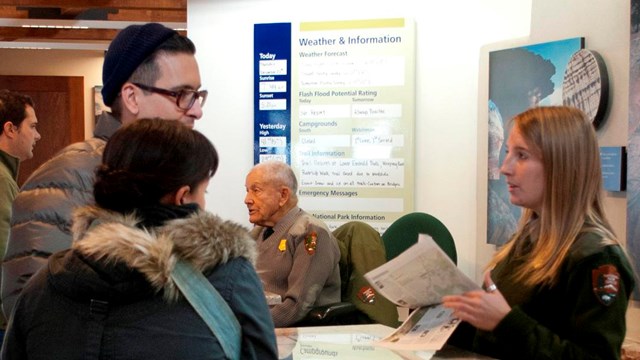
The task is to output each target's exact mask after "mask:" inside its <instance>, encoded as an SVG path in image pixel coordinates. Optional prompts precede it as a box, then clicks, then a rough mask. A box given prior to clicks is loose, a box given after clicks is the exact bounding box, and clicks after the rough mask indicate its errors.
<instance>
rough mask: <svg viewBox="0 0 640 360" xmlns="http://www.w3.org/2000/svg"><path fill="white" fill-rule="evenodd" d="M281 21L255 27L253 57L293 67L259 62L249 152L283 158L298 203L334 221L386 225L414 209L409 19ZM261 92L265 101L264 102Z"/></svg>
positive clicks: (412, 61)
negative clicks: (264, 68)
mask: <svg viewBox="0 0 640 360" xmlns="http://www.w3.org/2000/svg"><path fill="white" fill-rule="evenodd" d="M285 25H290V24H259V25H256V26H255V33H256V36H255V41H256V44H255V54H254V56H255V59H256V61H265V60H266V61H270V62H275V61H278V60H281V61H283V63H281V64H280V66H279V67H278V65H275V64H274V65H272V66H273V67H274V68H277V69H285V67H286V69H287V70H286V71H287V74H290V75H291V76H290V83H286V84H285V83H282V81H287V80H286V77H285V76H284V75H282V77H280V76H279V75H275V76H273V77H271V76H270V75H265V74H264V73H260V72H259V71H260V67H259V65H257V66H256V69H257V71H258V72H256V84H257V85H256V93H255V100H254V104H256V123H255V126H256V130H255V136H256V141H255V154H256V157H255V161H256V162H259V161H263V160H265V159H272V158H278V159H281V160H283V161H286V162H289V163H290V164H291V166H292V168H293V169H294V170H295V171H296V174H297V176H298V180H299V183H300V187H299V194H298V195H299V198H300V206H301V207H302V208H304V209H305V210H307V211H309V212H311V213H312V214H314V215H315V216H316V217H318V218H320V219H323V220H324V221H325V222H327V223H328V224H329V226H330V227H332V228H335V227H337V226H339V225H341V224H343V223H345V222H347V221H353V220H359V221H364V222H367V223H369V224H370V225H372V226H374V227H375V228H377V229H378V230H379V231H384V230H385V229H386V227H387V226H388V225H389V224H390V223H391V222H393V221H394V220H395V219H397V218H398V217H400V216H401V215H403V214H405V213H406V212H410V211H413V201H414V199H413V195H414V191H413V190H414V169H413V162H414V124H415V79H414V78H415V30H414V24H413V22H412V21H408V20H406V19H401V18H400V19H374V20H354V21H328V22H303V23H300V24H298V25H295V26H294V25H290V27H289V29H292V28H293V29H296V30H297V31H293V32H292V33H291V34H288V33H287V32H286V30H287V28H286V26H285ZM283 28H284V29H283ZM267 33H269V35H266V34H267ZM285 36H291V40H287V39H284V37H285ZM274 39H279V40H278V44H276V43H275V40H274ZM261 41H264V42H265V44H261V43H258V42H261ZM284 44H287V45H290V46H291V49H290V50H289V52H287V51H285V50H280V51H282V55H281V53H280V52H279V51H277V50H275V49H276V47H277V46H284ZM260 54H262V55H260ZM288 54H290V57H287V55H288ZM260 56H272V58H269V59H261V58H260ZM284 61H286V65H285V63H284ZM289 66H290V68H289ZM289 69H290V71H289ZM265 76H268V77H265ZM264 82H267V84H264ZM289 86H290V88H289ZM265 89H266V90H267V91H263V90H265ZM273 89H282V93H276V92H275V91H273ZM289 89H290V90H289ZM285 94H290V102H289V100H287V96H286V95H285ZM283 99H284V100H283ZM260 100H267V102H268V103H269V107H271V108H269V109H266V108H265V107H264V106H263V107H262V108H260V104H259V101H260ZM275 100H280V102H275V103H274V101H275ZM289 105H290V107H289ZM283 106H284V107H286V109H285V108H283ZM288 110H290V112H289V113H288V115H287V112H286V111H288ZM265 113H268V114H267V115H265ZM287 116H290V118H289V120H290V121H289V122H288V123H285V122H284V118H286V117H287ZM287 129H290V142H287V141H289V139H288V138H287V135H284V134H283V133H284V132H286V130H287ZM281 132H282V133H281ZM289 145H290V147H289ZM289 151H290V152H289Z"/></svg>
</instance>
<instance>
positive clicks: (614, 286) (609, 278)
mask: <svg viewBox="0 0 640 360" xmlns="http://www.w3.org/2000/svg"><path fill="white" fill-rule="evenodd" d="M591 284H592V285H593V293H594V294H595V295H596V298H597V299H598V301H600V303H602V304H603V305H605V306H609V305H611V304H613V302H614V301H615V299H616V297H617V296H618V291H619V289H620V274H619V273H618V269H617V268H616V267H615V266H614V265H611V264H607V265H601V266H599V267H598V268H596V269H593V270H591Z"/></svg>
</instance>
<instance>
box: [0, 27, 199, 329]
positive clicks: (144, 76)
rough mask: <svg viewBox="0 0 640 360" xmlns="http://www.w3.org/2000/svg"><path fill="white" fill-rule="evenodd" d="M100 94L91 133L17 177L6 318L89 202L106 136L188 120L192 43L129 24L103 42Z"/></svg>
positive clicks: (193, 100) (195, 94) (65, 242)
mask: <svg viewBox="0 0 640 360" xmlns="http://www.w3.org/2000/svg"><path fill="white" fill-rule="evenodd" d="M102 81H103V87H102V97H103V100H104V103H105V104H106V105H108V106H110V107H111V112H110V113H109V112H105V113H103V115H102V116H101V117H100V118H99V119H98V122H97V124H96V127H95V130H94V137H93V138H91V139H88V140H86V141H84V142H80V143H76V144H72V145H69V146H68V147H66V148H65V149H63V150H61V151H60V152H59V153H58V154H56V155H55V156H53V158H51V159H50V160H48V161H47V162H45V163H44V164H43V165H42V166H40V167H39V168H38V169H37V170H36V171H35V172H34V173H33V174H32V175H31V176H30V177H29V179H28V180H27V181H26V182H25V183H24V185H23V186H22V188H21V190H20V193H19V194H18V196H17V197H16V200H15V202H14V208H13V216H12V221H11V223H12V227H11V235H10V237H9V242H8V247H7V252H6V255H5V257H4V261H3V263H2V272H3V281H2V288H1V289H0V298H1V299H2V310H3V311H4V314H5V315H6V316H9V314H10V313H11V309H12V307H13V304H14V302H15V301H16V298H17V297H18V295H19V294H20V292H21V290H22V287H23V286H24V284H25V283H26V282H27V280H28V279H29V278H30V277H31V276H32V275H33V274H34V273H35V272H36V271H37V270H38V269H40V268H41V267H42V266H43V265H44V264H45V263H46V262H47V258H48V257H49V255H51V254H52V253H54V252H56V251H59V250H62V249H66V248H68V247H69V246H70V245H71V235H70V227H71V211H72V209H73V208H75V207H77V206H83V205H86V204H89V203H92V202H93V179H94V170H95V168H96V166H97V165H98V164H99V163H100V157H101V155H102V151H103V149H104V146H105V142H106V141H107V140H108V139H109V137H110V136H111V135H112V134H113V133H114V132H115V131H116V130H117V129H118V128H119V127H120V126H121V125H126V124H129V123H131V122H134V121H136V120H137V119H141V118H152V117H160V118H163V119H172V120H179V121H180V122H182V123H184V124H186V125H188V126H193V125H194V122H195V121H196V120H197V119H200V118H201V117H202V106H203V105H204V100H205V99H206V96H207V92H206V91H202V90H198V89H199V88H200V86H201V84H200V72H199V69H198V64H197V62H196V59H195V46H194V44H193V43H192V42H191V40H189V39H188V38H186V37H184V36H181V35H180V34H179V33H178V32H176V31H174V30H172V29H169V28H167V27H165V26H163V25H161V24H157V23H149V24H144V25H130V26H128V27H126V28H124V29H123V30H121V31H120V32H119V33H118V34H117V36H116V37H115V38H114V39H113V41H112V42H111V44H110V45H109V49H108V50H107V52H106V55H105V59H104V64H103V68H102Z"/></svg>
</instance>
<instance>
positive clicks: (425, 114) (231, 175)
mask: <svg viewBox="0 0 640 360" xmlns="http://www.w3.org/2000/svg"><path fill="white" fill-rule="evenodd" d="M418 4H419V5H420V10H418V8H417V5H418ZM529 11H530V3H528V2H527V1H511V0H503V1H497V0H494V1H486V0H485V1H477V0H467V1H457V2H445V1H439V2H437V4H436V2H420V3H417V2H415V1H410V0H398V1H394V2H388V1H380V0H370V1H360V0H358V1H356V0H351V1H336V0H326V1H322V2H320V3H318V4H314V5H313V6H312V7H310V6H309V3H308V2H303V1H297V0H269V1H261V0H244V1H238V0H216V1H210V0H190V1H189V3H188V27H189V29H188V31H189V36H190V37H191V38H192V39H193V40H194V42H195V43H196V46H197V48H198V52H197V57H198V60H199V63H200V69H201V73H202V76H203V84H204V86H205V87H207V88H208V89H209V91H210V92H209V99H208V100H207V104H206V107H205V116H204V119H203V120H202V121H200V122H199V123H198V125H196V126H197V128H198V129H200V130H202V131H203V132H205V133H206V134H207V135H208V136H209V137H210V138H211V139H212V140H213V142H214V143H215V144H216V147H217V148H218V150H219V152H220V154H221V159H222V162H221V165H220V170H219V172H218V174H217V175H216V176H215V177H214V178H213V181H212V183H211V185H210V186H209V191H208V193H209V194H208V207H209V208H210V209H211V210H213V211H214V212H218V213H220V215H222V216H223V217H226V218H231V219H234V220H236V221H240V222H242V223H245V224H247V225H249V223H248V220H247V211H246V208H245V206H244V204H243V202H242V201H243V198H244V177H245V175H246V173H247V172H248V171H249V169H250V168H251V166H252V165H253V106H252V99H253V24H255V23H271V22H298V21H322V20H351V19H371V18H390V17H406V18H413V19H415V22H416V39H417V46H416V49H417V55H416V56H417V59H416V64H417V65H416V76H417V79H416V84H417V85H416V96H417V101H416V102H417V108H416V118H417V119H416V143H417V146H416V169H415V170H416V180H417V181H416V184H417V186H416V187H417V189H416V192H415V200H416V201H415V203H416V210H420V211H426V212H429V213H432V214H433V215H435V216H436V217H438V218H440V219H441V220H442V221H443V222H444V223H445V224H446V225H447V226H448V227H449V228H450V229H451V232H452V234H453V237H454V238H455V239H456V242H457V247H458V252H459V254H458V256H459V260H458V263H459V265H460V267H461V268H462V269H463V270H464V271H465V272H467V273H469V274H472V275H473V273H474V271H475V261H476V251H475V247H476V245H475V244H476V238H477V237H476V191H477V190H476V188H477V185H476V177H477V164H476V163H477V144H476V139H477V133H478V129H477V123H478V121H477V116H478V114H477V103H478V92H477V89H478V85H477V81H478V80H477V79H478V66H479V64H478V54H479V50H480V47H481V45H482V44H485V43H487V42H495V41H498V40H503V39H507V38H513V37H522V36H524V35H526V34H527V33H528V30H529V17H530V13H529ZM445 34H446V36H445ZM452 184H455V185H454V186H452ZM301 207H303V208H304V204H301Z"/></svg>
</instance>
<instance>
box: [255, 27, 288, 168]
mask: <svg viewBox="0 0 640 360" xmlns="http://www.w3.org/2000/svg"><path fill="white" fill-rule="evenodd" d="M253 57H254V63H253V73H254V80H253V84H254V86H253V87H254V100H253V108H254V130H253V139H254V153H253V154H254V155H253V162H254V164H257V163H260V162H263V161H266V160H280V161H283V162H286V163H287V164H291V24H290V23H276V24H255V25H254V43H253Z"/></svg>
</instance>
